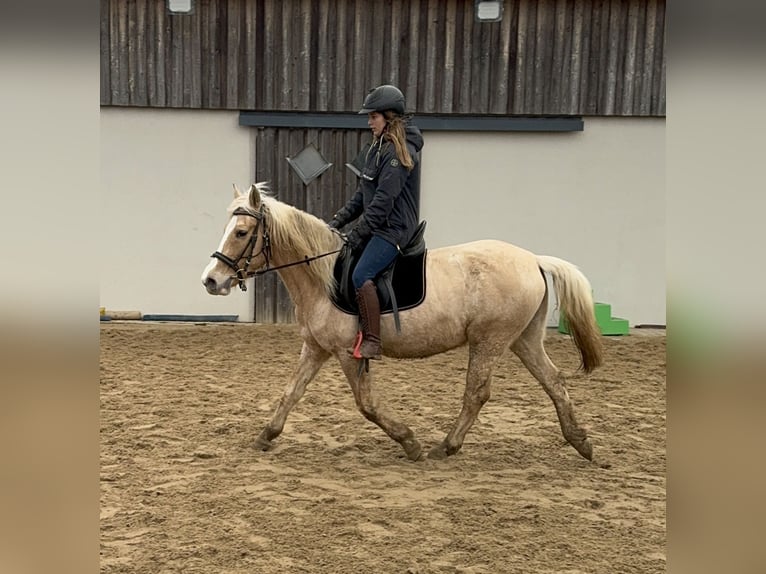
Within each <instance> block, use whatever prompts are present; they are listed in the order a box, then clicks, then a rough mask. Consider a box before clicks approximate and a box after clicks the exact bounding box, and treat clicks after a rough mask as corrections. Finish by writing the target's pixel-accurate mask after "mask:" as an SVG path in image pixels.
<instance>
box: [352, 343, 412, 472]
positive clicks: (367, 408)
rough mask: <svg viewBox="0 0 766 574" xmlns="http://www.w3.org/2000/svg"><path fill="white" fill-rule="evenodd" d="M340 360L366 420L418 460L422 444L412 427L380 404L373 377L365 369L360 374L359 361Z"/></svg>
mask: <svg viewBox="0 0 766 574" xmlns="http://www.w3.org/2000/svg"><path fill="white" fill-rule="evenodd" d="M338 360H339V361H340V365H341V368H342V369H343V372H344V373H345V375H346V378H347V379H348V383H349V385H350V386H351V390H352V391H353V393H354V400H355V401H356V406H357V407H358V408H359V411H360V412H361V413H362V414H363V415H364V418H366V419H367V420H369V421H372V422H374V423H375V424H376V425H378V426H379V427H380V428H382V429H383V431H384V432H385V433H386V434H387V435H388V436H390V437H391V438H392V439H394V440H395V441H396V442H398V443H399V444H400V445H402V448H403V449H404V452H405V453H406V454H407V458H409V459H410V460H418V459H419V458H420V454H421V448H420V443H419V442H418V440H417V439H416V438H415V434H414V433H413V432H412V429H410V427H408V426H407V425H406V424H404V423H402V422H400V421H399V420H397V419H396V417H394V416H393V414H391V412H390V411H389V410H388V409H387V408H386V407H384V406H383V405H381V404H380V402H379V401H378V397H377V395H376V394H375V392H374V391H373V388H372V375H371V374H370V373H369V372H367V371H366V370H364V369H362V372H361V374H360V372H359V371H360V367H359V361H358V360H356V359H353V358H351V357H348V356H343V355H340V356H338Z"/></svg>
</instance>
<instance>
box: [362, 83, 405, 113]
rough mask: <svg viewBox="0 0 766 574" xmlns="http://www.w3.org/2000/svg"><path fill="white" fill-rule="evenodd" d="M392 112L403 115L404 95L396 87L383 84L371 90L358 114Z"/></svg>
mask: <svg viewBox="0 0 766 574" xmlns="http://www.w3.org/2000/svg"><path fill="white" fill-rule="evenodd" d="M386 110H394V111H395V112H396V113H397V114H399V115H400V116H402V115H404V94H403V93H402V92H401V91H400V90H399V88H397V87H396V86H391V85H389V84H385V85H383V86H378V87H377V88H375V89H374V90H371V91H370V93H369V94H367V97H366V98H364V103H363V104H362V109H361V110H359V113H360V114H369V113H371V112H385V111H386Z"/></svg>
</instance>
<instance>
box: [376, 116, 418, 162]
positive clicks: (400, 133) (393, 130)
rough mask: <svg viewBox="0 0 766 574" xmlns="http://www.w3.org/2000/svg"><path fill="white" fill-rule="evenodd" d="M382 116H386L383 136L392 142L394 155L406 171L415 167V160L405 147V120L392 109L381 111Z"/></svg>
mask: <svg viewBox="0 0 766 574" xmlns="http://www.w3.org/2000/svg"><path fill="white" fill-rule="evenodd" d="M383 117H384V118H386V127H387V129H386V131H385V133H384V134H383V138H384V139H386V140H388V141H390V142H391V143H393V144H394V149H395V150H396V157H398V158H399V161H400V162H401V164H402V165H403V166H404V167H406V168H407V171H410V170H412V168H413V167H415V162H413V161H412V156H410V151H409V150H408V149H407V134H406V133H405V131H404V128H405V126H406V122H405V121H404V118H403V117H402V116H400V115H399V114H397V113H396V112H394V111H392V110H386V111H385V112H384V113H383Z"/></svg>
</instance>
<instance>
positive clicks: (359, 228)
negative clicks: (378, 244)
mask: <svg viewBox="0 0 766 574" xmlns="http://www.w3.org/2000/svg"><path fill="white" fill-rule="evenodd" d="M371 236H372V229H370V226H369V225H368V224H367V221H366V220H365V219H364V217H360V218H359V223H357V224H356V227H354V229H352V230H351V231H350V232H349V234H348V235H347V236H346V243H348V246H349V247H350V248H351V251H352V252H353V253H359V252H360V251H361V250H362V249H364V246H365V245H367V240H368V239H369V238H370V237H371Z"/></svg>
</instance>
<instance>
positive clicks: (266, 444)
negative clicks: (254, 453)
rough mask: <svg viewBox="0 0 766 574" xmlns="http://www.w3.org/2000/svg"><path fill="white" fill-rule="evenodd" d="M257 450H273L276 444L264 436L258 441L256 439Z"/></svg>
mask: <svg viewBox="0 0 766 574" xmlns="http://www.w3.org/2000/svg"><path fill="white" fill-rule="evenodd" d="M255 448H257V449H258V450H262V451H267V450H271V449H272V448H274V443H273V442H271V441H270V440H269V439H267V438H266V437H264V436H263V435H261V436H259V437H258V438H257V439H255Z"/></svg>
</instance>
